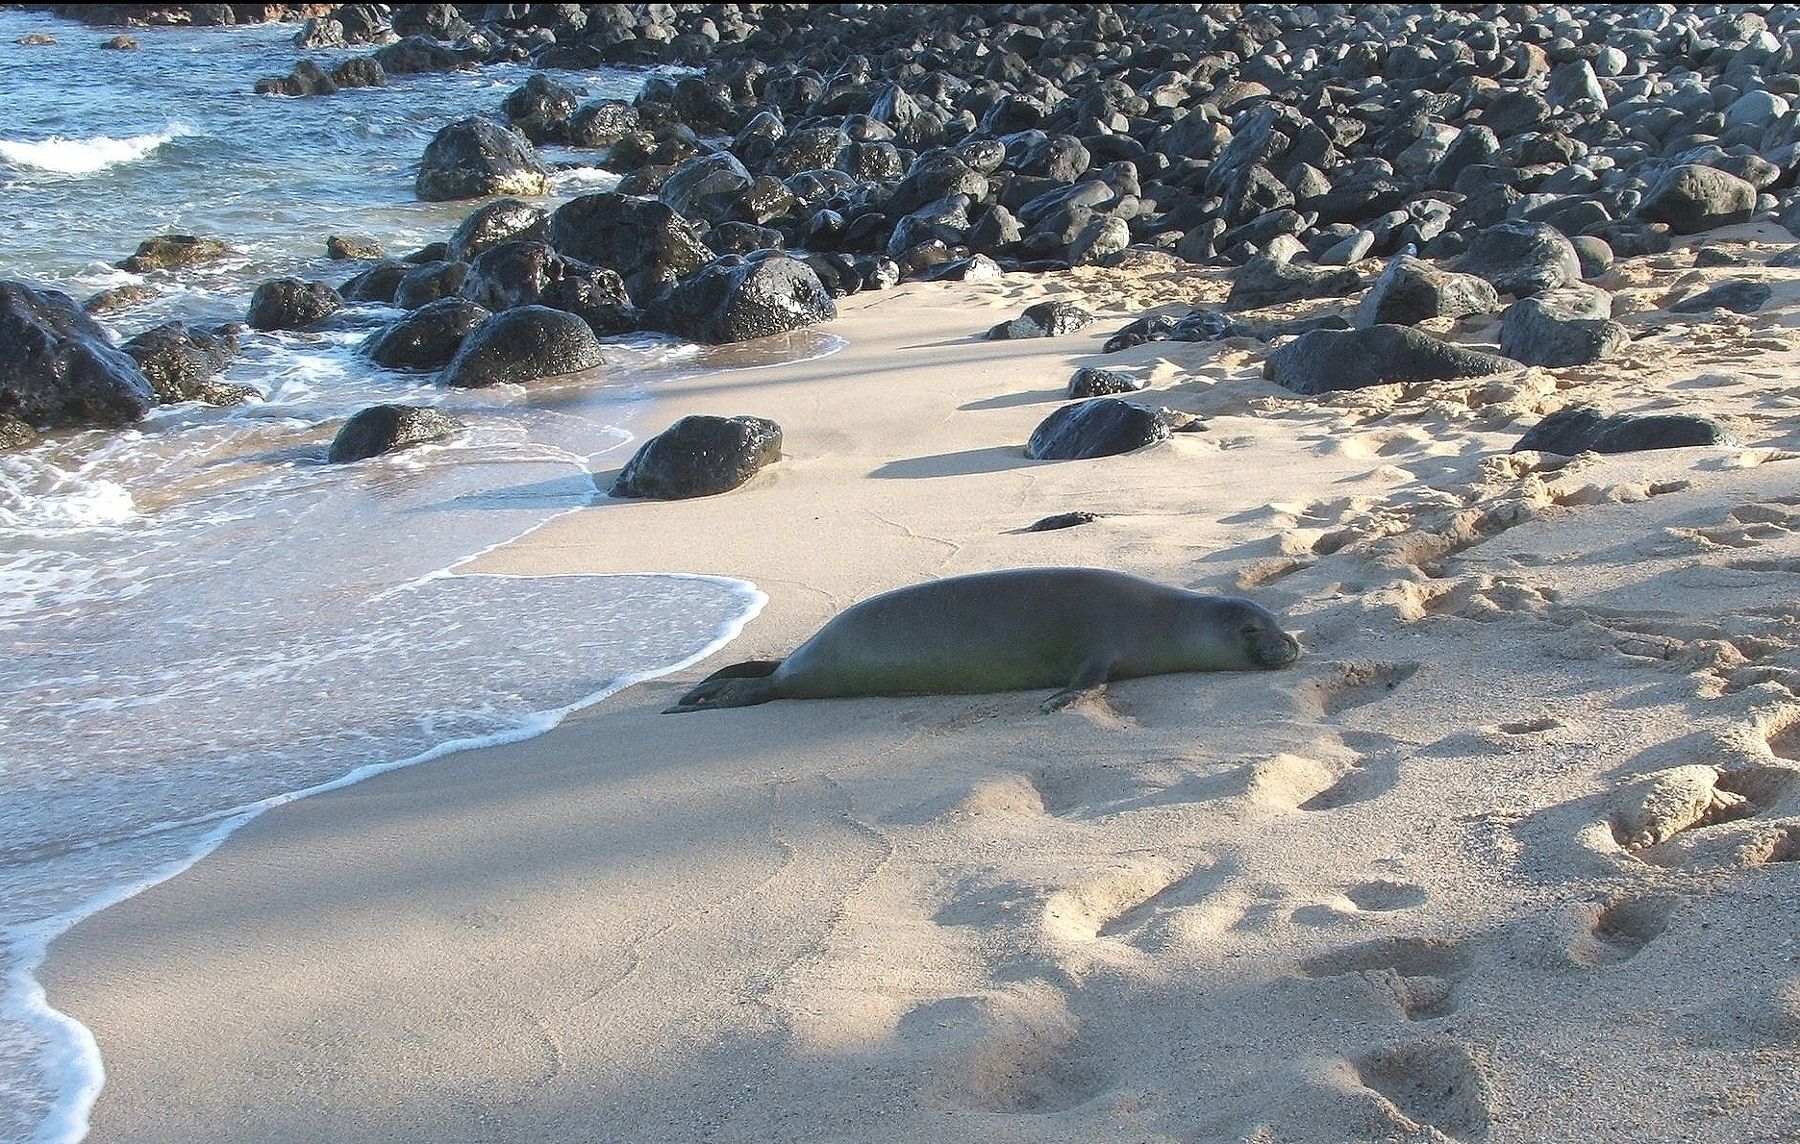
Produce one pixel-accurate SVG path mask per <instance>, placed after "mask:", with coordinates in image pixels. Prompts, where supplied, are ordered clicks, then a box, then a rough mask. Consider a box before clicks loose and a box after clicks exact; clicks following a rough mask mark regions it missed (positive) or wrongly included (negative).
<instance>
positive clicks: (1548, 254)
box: [1453, 219, 1581, 298]
mask: <svg viewBox="0 0 1800 1144" xmlns="http://www.w3.org/2000/svg"><path fill="white" fill-rule="evenodd" d="M1453 268H1454V269H1455V270H1457V271H1458V272H1459V273H1463V274H1473V275H1475V276H1477V277H1479V278H1485V279H1487V280H1488V281H1489V282H1491V283H1493V284H1494V289H1496V290H1498V291H1499V292H1500V293H1502V294H1511V295H1512V296H1513V297H1515V298H1524V297H1527V296H1529V295H1532V294H1538V293H1542V292H1543V291H1545V290H1554V289H1556V288H1557V287H1558V286H1566V285H1568V284H1569V283H1571V282H1579V281H1581V259H1580V258H1579V257H1577V256H1576V254H1575V247H1574V246H1572V245H1571V244H1570V243H1569V240H1568V239H1567V238H1566V237H1564V235H1563V233H1562V232H1561V231H1559V230H1557V229H1556V228H1555V227H1553V226H1550V225H1549V224H1547V223H1541V222H1526V221H1524V220H1523V219H1508V220H1506V221H1505V222H1497V223H1495V224H1494V225H1493V226H1490V227H1488V228H1487V229H1486V230H1483V231H1481V232H1480V233H1478V234H1477V235H1476V236H1475V238H1474V239H1473V240H1472V241H1471V242H1470V243H1469V247H1468V249H1467V250H1465V251H1464V252H1463V254H1462V257H1460V258H1458V259H1457V260H1456V262H1455V264H1454V267H1453Z"/></svg>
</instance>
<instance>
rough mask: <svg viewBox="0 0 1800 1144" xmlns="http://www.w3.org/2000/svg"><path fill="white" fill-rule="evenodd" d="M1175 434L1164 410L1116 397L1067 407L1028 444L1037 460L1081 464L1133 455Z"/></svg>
mask: <svg viewBox="0 0 1800 1144" xmlns="http://www.w3.org/2000/svg"><path fill="white" fill-rule="evenodd" d="M1171 432H1173V429H1172V427H1171V426H1170V424H1169V418H1168V415H1167V414H1165V413H1164V412H1163V411H1162V410H1161V409H1157V408H1155V407H1153V406H1149V405H1142V404H1139V403H1138V402H1136V401H1121V400H1120V399H1118V398H1116V397H1096V398H1093V399H1091V400H1088V401H1078V402H1076V403H1075V404H1073V405H1065V406H1063V407H1062V408H1061V409H1058V410H1057V411H1056V412H1055V413H1052V414H1051V415H1050V416H1048V417H1046V418H1044V420H1043V421H1042V423H1040V424H1039V425H1038V427H1037V428H1036V429H1035V430H1033V431H1032V434H1031V440H1030V441H1028V442H1026V444H1025V455H1026V456H1027V457H1030V458H1031V459H1032V460H1035V461H1079V460H1084V459H1086V458H1089V457H1111V456H1115V455H1117V454H1119V453H1130V452H1133V451H1134V450H1137V449H1142V448H1144V447H1146V446H1148V445H1154V444H1156V443H1157V442H1158V441H1166V440H1168V438H1169V434H1170V433H1171Z"/></svg>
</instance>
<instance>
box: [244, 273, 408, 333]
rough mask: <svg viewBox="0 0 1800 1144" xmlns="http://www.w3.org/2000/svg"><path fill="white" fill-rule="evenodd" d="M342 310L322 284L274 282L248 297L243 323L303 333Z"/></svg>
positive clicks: (335, 294)
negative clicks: (246, 315)
mask: <svg viewBox="0 0 1800 1144" xmlns="http://www.w3.org/2000/svg"><path fill="white" fill-rule="evenodd" d="M397 285H398V283H397V282H396V286H397ZM343 308H344V299H343V297H342V296H341V295H339V294H338V292H337V291H336V290H333V289H332V288H331V287H330V286H328V285H326V284H325V283H323V282H302V281H301V280H300V279H298V278H276V279H274V280H272V281H269V282H264V283H263V284H262V285H260V286H258V287H257V288H256V292H255V293H253V294H251V295H250V314H249V317H247V318H246V319H245V321H247V322H248V323H249V324H250V327H251V328H252V329H256V330H303V329H305V328H306V327H308V326H312V325H316V324H317V323H319V322H321V321H323V320H324V319H326V318H328V317H330V316H331V315H333V314H335V313H337V312H338V311H339V310H342V309H343Z"/></svg>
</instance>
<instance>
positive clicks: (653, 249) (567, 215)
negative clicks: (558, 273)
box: [548, 191, 713, 306]
mask: <svg viewBox="0 0 1800 1144" xmlns="http://www.w3.org/2000/svg"><path fill="white" fill-rule="evenodd" d="M548 237H549V243H550V245H551V246H553V247H555V248H556V250H557V251H558V252H559V253H561V254H564V255H567V256H568V257H570V258H574V259H578V260H580V261H582V262H586V263H588V264H590V265H593V266H604V267H606V268H607V269H609V270H613V271H616V272H617V273H618V274H619V275H620V277H622V278H623V279H624V280H625V288H626V290H627V291H629V293H630V295H631V298H632V300H633V301H634V302H636V303H637V304H638V305H640V306H641V305H643V304H644V303H646V302H648V301H649V300H650V299H652V298H654V297H656V296H657V295H658V294H660V293H662V292H663V291H664V290H665V289H667V288H668V287H669V286H671V285H673V284H674V283H675V282H676V281H678V280H679V279H682V278H685V277H687V276H688V275H690V274H692V273H694V272H695V271H696V270H699V269H700V268H701V267H702V266H705V265H706V264H707V263H709V262H711V261H712V259H713V252H712V251H711V250H709V249H707V246H706V243H704V242H703V241H701V239H700V233H699V230H698V229H697V228H696V227H695V225H694V224H693V223H691V222H689V221H688V220H687V219H685V218H682V217H681V215H679V214H677V213H676V212H675V211H674V210H673V209H672V208H671V207H670V206H669V205H668V204H667V203H663V202H658V201H657V200H655V199H646V198H638V197H635V196H631V195H621V194H616V193H613V192H611V191H603V192H600V193H598V194H592V195H582V196H580V197H579V198H575V199H571V200H569V201H568V202H566V203H564V204H563V205H562V206H560V207H558V208H556V211H555V212H554V213H553V214H552V215H551V216H550V225H549V232H548Z"/></svg>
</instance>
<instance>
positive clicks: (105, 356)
mask: <svg viewBox="0 0 1800 1144" xmlns="http://www.w3.org/2000/svg"><path fill="white" fill-rule="evenodd" d="M155 404H156V397H155V394H154V393H153V392H152V391H151V388H150V382H149V380H148V379H147V378H145V376H144V374H143V371H142V370H140V369H139V368H138V365H137V363H136V362H135V361H133V360H132V359H131V357H130V356H129V355H127V354H125V353H123V352H122V351H120V350H117V349H114V348H113V347H112V345H111V344H110V343H108V342H107V340H106V331H105V330H103V329H101V328H100V324H99V323H98V322H95V321H94V319H92V318H90V317H89V316H88V315H87V313H86V312H85V311H83V310H82V309H81V307H80V306H77V305H76V304H75V300H74V299H73V298H70V297H69V296H68V295H67V294H64V293H62V292H61V291H58V290H35V289H33V288H32V287H30V286H27V285H25V284H24V283H22V282H0V414H5V415H7V416H9V417H12V418H16V419H18V420H20V421H24V422H26V423H28V424H30V425H32V426H35V427H37V428H39V429H56V428H76V427H80V428H86V427H91V426H99V427H114V426H120V425H129V424H131V423H132V422H134V421H140V420H142V419H143V417H144V415H145V414H147V413H149V412H150V410H151V408H153V407H154V406H155Z"/></svg>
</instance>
